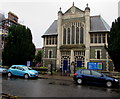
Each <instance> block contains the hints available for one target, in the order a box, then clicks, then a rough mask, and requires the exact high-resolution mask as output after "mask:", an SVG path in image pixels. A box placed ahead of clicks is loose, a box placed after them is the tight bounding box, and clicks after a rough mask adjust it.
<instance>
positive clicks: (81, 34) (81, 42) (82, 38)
mask: <svg viewBox="0 0 120 99" xmlns="http://www.w3.org/2000/svg"><path fill="white" fill-rule="evenodd" d="M83 40H84V34H83V27H81V29H80V44H83Z"/></svg>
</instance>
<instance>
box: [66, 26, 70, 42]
mask: <svg viewBox="0 0 120 99" xmlns="http://www.w3.org/2000/svg"><path fill="white" fill-rule="evenodd" d="M67 44H70V28H68V41H67Z"/></svg>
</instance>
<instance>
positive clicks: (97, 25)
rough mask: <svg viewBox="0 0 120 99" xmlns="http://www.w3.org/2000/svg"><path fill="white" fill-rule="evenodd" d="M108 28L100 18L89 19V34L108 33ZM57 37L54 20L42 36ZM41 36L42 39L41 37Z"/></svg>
mask: <svg viewBox="0 0 120 99" xmlns="http://www.w3.org/2000/svg"><path fill="white" fill-rule="evenodd" d="M109 31H110V26H109V25H108V24H107V23H106V22H105V20H104V19H103V18H102V17H101V16H91V17H90V32H109ZM47 35H57V20H55V21H54V22H53V23H52V25H51V26H50V27H49V28H48V30H47V31H46V32H45V33H44V35H43V36H47ZM43 36H42V37H43Z"/></svg>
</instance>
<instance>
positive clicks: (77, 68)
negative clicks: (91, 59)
mask: <svg viewBox="0 0 120 99" xmlns="http://www.w3.org/2000/svg"><path fill="white" fill-rule="evenodd" d="M79 69H87V68H86V67H77V68H76V69H75V70H76V71H77V70H79Z"/></svg>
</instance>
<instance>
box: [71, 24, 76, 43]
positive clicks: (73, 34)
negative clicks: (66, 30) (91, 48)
mask: <svg viewBox="0 0 120 99" xmlns="http://www.w3.org/2000/svg"><path fill="white" fill-rule="evenodd" d="M71 38H72V42H71V43H72V44H74V40H75V27H74V26H72V36H71Z"/></svg>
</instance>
